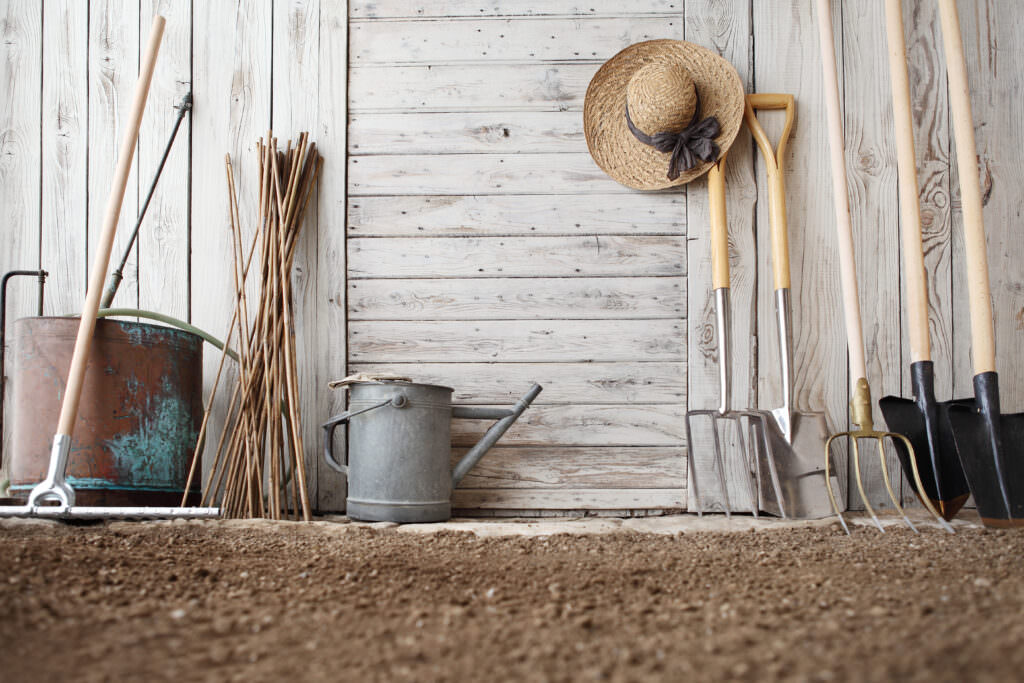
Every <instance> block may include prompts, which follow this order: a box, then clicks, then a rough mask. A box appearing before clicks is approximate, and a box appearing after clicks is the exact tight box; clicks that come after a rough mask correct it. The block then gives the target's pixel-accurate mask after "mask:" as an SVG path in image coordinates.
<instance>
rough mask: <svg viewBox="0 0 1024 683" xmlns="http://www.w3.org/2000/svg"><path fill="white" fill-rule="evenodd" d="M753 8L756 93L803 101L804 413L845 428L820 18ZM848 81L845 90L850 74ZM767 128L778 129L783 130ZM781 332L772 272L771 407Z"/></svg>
mask: <svg viewBox="0 0 1024 683" xmlns="http://www.w3.org/2000/svg"><path fill="white" fill-rule="evenodd" d="M779 5H784V6H782V7H780V6H779ZM752 10H753V40H754V73H755V80H756V84H757V90H758V91H759V92H783V93H791V94H793V95H794V96H795V97H796V106H797V122H796V126H795V127H794V129H793V134H792V136H791V138H790V142H789V147H788V150H789V151H788V158H787V159H786V160H785V164H786V168H787V169H788V170H787V172H786V195H787V202H788V207H787V208H788V210H789V227H790V231H789V256H790V270H791V276H792V292H791V296H792V306H793V331H794V334H793V337H794V339H793V360H794V363H793V365H794V369H795V381H794V399H795V402H796V405H797V408H798V409H800V410H825V413H826V418H827V420H828V425H829V428H830V429H832V430H845V429H846V428H847V409H848V402H849V391H848V382H847V375H848V371H847V366H846V358H847V356H846V331H845V329H844V328H843V316H842V309H841V300H840V285H839V263H838V259H837V254H836V249H837V248H836V237H835V218H834V215H835V214H834V210H833V207H832V196H831V193H829V192H824V191H822V182H823V179H827V178H828V177H829V164H828V143H827V136H826V131H825V106H824V98H823V96H822V83H821V56H820V49H819V45H818V37H817V36H818V29H817V20H816V18H815V16H814V9H813V7H812V4H811V3H807V2H796V1H794V2H789V3H770V4H769V3H760V2H754V3H753V4H752ZM841 14H842V13H841V12H840V7H839V6H838V4H837V3H833V9H832V21H833V25H834V26H835V27H836V34H837V36H836V40H837V41H838V42H839V43H840V50H841V45H842V39H841V35H842V33H841V27H842V21H841V20H842V16H841ZM875 33H877V32H875ZM840 54H841V53H840ZM839 78H840V87H842V80H843V74H842V73H840V74H839ZM766 123H768V124H769V126H774V124H776V123H777V122H775V121H771V119H766ZM767 130H768V132H769V134H773V135H777V128H774V127H769V128H768V129H767ZM848 147H849V145H848ZM758 174H759V176H760V182H759V183H758V196H761V197H766V196H767V194H766V186H765V184H764V179H763V173H762V172H761V171H759V172H758ZM826 182H827V181H826ZM767 208H768V207H767V202H761V203H760V206H759V207H758V210H757V240H758V248H757V250H758V272H759V273H766V274H769V273H770V272H771V271H770V270H769V264H770V249H769V243H768V211H767ZM861 277H862V278H863V275H861ZM775 334H776V332H775V324H774V300H773V297H772V281H771V277H770V276H767V275H766V276H765V277H762V278H760V281H759V283H758V339H759V340H760V343H759V345H758V356H759V359H760V360H759V362H758V367H759V368H760V370H761V372H759V374H758V379H759V382H761V391H760V392H759V393H760V394H761V397H762V398H761V405H762V406H768V405H771V404H772V403H775V402H777V397H778V393H777V390H776V389H774V387H772V386H771V385H767V384H765V382H767V381H768V380H769V378H771V377H777V376H778V371H777V369H776V368H778V347H777V345H776V344H775V342H774V337H775ZM769 396H771V397H772V398H768V397H769ZM835 461H836V462H835V464H836V468H837V470H838V472H839V473H840V480H841V481H840V484H841V486H843V487H844V490H845V487H846V482H845V474H846V466H847V463H846V454H845V450H844V451H841V452H840V451H837V452H836V453H835Z"/></svg>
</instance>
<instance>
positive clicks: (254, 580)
mask: <svg viewBox="0 0 1024 683" xmlns="http://www.w3.org/2000/svg"><path fill="white" fill-rule="evenodd" d="M1022 557H1024V533H1020V532H1015V531H992V530H981V529H968V530H961V531H959V532H958V533H957V534H955V535H950V534H947V533H944V532H940V531H937V530H925V531H923V532H922V533H921V534H920V535H914V534H913V533H911V532H910V531H909V530H905V529H890V530H889V531H887V533H884V534H881V533H878V532H877V531H876V530H871V529H867V528H859V529H855V530H854V533H853V535H852V536H850V537H848V536H846V535H845V534H843V533H841V532H840V531H838V529H836V528H835V527H833V528H831V529H830V528H827V527H826V528H816V529H794V530H778V531H771V532H746V533H694V534H682V535H675V536H659V535H653V534H640V533H630V532H622V531H620V532H616V533H611V534H603V535H591V536H570V535H557V536H551V537H546V538H545V537H540V538H534V537H506V538H478V537H476V536H474V535H472V534H468V533H461V532H441V533H437V534H426V535H424V534H407V533H400V532H398V531H397V530H395V529H386V530H381V529H370V528H365V527H356V526H355V525H351V524H327V523H321V524H315V525H302V524H272V525H271V524H239V523H228V522H187V523H186V522H180V521H179V522H176V523H170V522H166V523H125V522H121V523H107V524H101V525H93V526H68V525H63V524H52V523H46V524H44V523H36V524H26V523H24V522H20V523H11V522H5V523H3V524H2V525H0V601H2V602H0V604H2V605H3V618H2V620H0V672H2V673H0V676H2V678H3V680H7V681H20V680H37V681H50V680H53V681H56V680H74V681H133V680H139V681H153V680H175V681H184V680H189V681H192V680H209V681H223V680H245V681H282V680H288V679H294V680H304V681H321V680H323V681H345V680H361V681H363V680H370V681H474V680H482V681H499V680H524V681H588V680H604V681H680V680H687V679H688V680H699V681H716V680H730V681H771V680H783V681H872V680H874V681H883V680H885V681H889V680H900V681H928V682H929V683H935V682H936V681H967V680H971V681H1007V680H1019V676H1020V675H1021V672H1022V671H1024V619H1022V618H1021V615H1022V614H1024V570H1022V568H1021V567H1022V565H1021V558H1022Z"/></svg>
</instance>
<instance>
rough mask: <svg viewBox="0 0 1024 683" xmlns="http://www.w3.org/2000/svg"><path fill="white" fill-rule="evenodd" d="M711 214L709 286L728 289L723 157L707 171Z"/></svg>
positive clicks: (727, 226)
mask: <svg viewBox="0 0 1024 683" xmlns="http://www.w3.org/2000/svg"><path fill="white" fill-rule="evenodd" d="M708 205H709V209H710V213H711V286H712V288H714V289H729V221H728V219H727V217H726V214H725V155H724V154H723V155H722V157H721V158H720V159H719V160H718V161H717V162H716V163H715V165H714V166H712V167H711V170H709V171H708Z"/></svg>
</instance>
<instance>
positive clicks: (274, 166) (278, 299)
mask: <svg viewBox="0 0 1024 683" xmlns="http://www.w3.org/2000/svg"><path fill="white" fill-rule="evenodd" d="M258 152H259V181H260V187H259V226H258V229H257V230H256V231H255V234H254V235H253V237H252V240H251V243H250V245H249V248H248V253H247V254H246V253H245V250H244V247H243V237H242V232H243V231H242V219H241V217H240V216H239V208H238V195H237V192H236V189H235V177H234V170H233V168H232V165H231V158H230V156H227V155H226V156H225V166H226V170H227V183H228V195H229V209H230V210H229V213H230V217H231V236H232V251H233V264H232V265H233V274H234V282H235V311H234V315H233V316H232V319H231V323H230V328H229V330H228V334H227V339H226V341H225V346H224V353H223V354H222V356H221V360H220V366H219V367H218V368H217V375H216V378H215V380H214V386H213V389H212V390H211V393H210V397H209V399H208V402H207V405H206V412H205V414H204V415H203V423H202V427H201V429H200V435H199V443H198V446H197V449H196V457H195V458H193V464H192V472H191V473H190V474H189V486H190V485H191V482H192V478H193V475H194V474H195V469H196V463H197V462H199V461H200V455H201V452H202V449H203V444H204V442H205V437H206V432H207V429H208V425H209V421H210V414H211V408H212V407H213V402H214V399H215V398H216V395H217V388H218V386H219V384H220V380H221V376H222V371H223V369H224V361H225V358H226V357H227V356H229V355H231V356H237V358H236V360H237V362H238V377H237V381H236V382H235V387H234V392H233V394H232V397H231V399H230V401H229V402H228V409H227V417H226V418H225V423H224V430H223V432H222V433H221V435H220V438H219V440H218V442H217V446H216V449H215V451H214V453H213V467H212V468H211V470H210V472H209V474H208V476H207V480H206V485H205V486H204V487H203V504H204V505H206V504H209V503H211V502H213V501H216V500H217V499H218V498H220V506H221V510H222V513H223V514H224V516H226V517H266V518H270V519H281V517H282V515H288V513H289V512H291V514H292V516H294V517H295V518H298V517H299V515H300V514H301V517H302V519H304V520H306V521H309V519H310V505H309V496H308V493H307V490H306V468H305V463H304V460H303V444H302V417H301V411H300V406H299V403H300V398H299V378H298V372H297V364H296V354H295V316H294V311H293V309H292V282H291V272H292V264H293V262H294V258H295V247H296V243H297V240H298V237H299V232H300V230H301V229H302V224H303V219H304V217H305V213H306V208H307V206H308V205H309V201H310V198H311V197H312V195H313V191H314V189H315V187H316V183H317V179H318V178H319V175H320V169H321V168H322V166H323V159H322V158H321V157H320V155H319V153H318V152H317V150H316V145H315V144H313V143H310V142H309V135H308V133H302V134H300V135H299V139H298V142H297V144H295V146H294V147H293V146H292V141H290V140H289V141H288V143H287V146H286V148H285V150H284V151H280V150H279V149H278V144H277V138H274V137H273V133H272V132H268V133H267V137H266V138H264V139H261V140H260V141H259V142H258ZM257 247H259V249H258V252H259V261H258V264H257V269H256V270H255V271H254V272H255V275H256V276H258V277H259V281H258V295H257V298H256V300H255V301H254V302H250V301H249V299H248V297H247V292H246V284H247V282H249V278H248V276H249V273H250V266H251V265H252V261H253V258H254V256H255V254H256V253H257ZM254 289H255V288H253V287H252V286H251V283H250V293H251V292H252V290H254ZM232 338H236V339H238V340H241V341H240V342H239V343H238V344H237V347H238V348H237V351H236V352H232V351H230V350H229V349H230V348H231V340H232ZM186 490H187V487H186Z"/></svg>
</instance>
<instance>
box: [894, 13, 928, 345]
mask: <svg viewBox="0 0 1024 683" xmlns="http://www.w3.org/2000/svg"><path fill="white" fill-rule="evenodd" d="M885 32H886V35H887V36H888V45H889V79H890V82H891V84H892V113H893V122H894V123H895V126H896V170H897V173H898V177H899V192H900V224H901V225H900V234H901V237H902V240H903V264H904V270H905V271H906V272H905V273H904V278H905V281H906V283H907V284H906V286H907V323H908V327H909V328H910V330H909V331H910V360H911V361H913V362H917V361H922V360H931V359H932V349H931V341H930V339H929V338H928V280H927V278H926V275H925V269H924V246H923V244H922V242H921V207H920V204H919V200H918V185H917V159H916V157H915V155H914V126H913V117H912V116H911V113H910V79H909V77H908V75H907V46H906V42H905V40H904V37H903V6H902V2H901V0H885Z"/></svg>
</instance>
